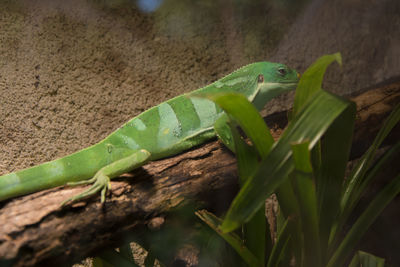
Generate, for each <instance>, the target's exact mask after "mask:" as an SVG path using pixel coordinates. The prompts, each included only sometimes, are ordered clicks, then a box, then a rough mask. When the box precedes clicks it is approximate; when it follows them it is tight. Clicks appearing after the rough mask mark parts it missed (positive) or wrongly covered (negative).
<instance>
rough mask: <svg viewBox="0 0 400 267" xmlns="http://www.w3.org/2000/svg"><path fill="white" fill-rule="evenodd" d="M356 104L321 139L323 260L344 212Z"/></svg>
mask: <svg viewBox="0 0 400 267" xmlns="http://www.w3.org/2000/svg"><path fill="white" fill-rule="evenodd" d="M355 114H356V105H355V104H354V103H352V104H351V106H350V107H349V108H348V109H346V110H345V111H344V112H343V113H342V114H341V115H340V118H339V119H337V120H335V121H334V122H333V123H332V124H331V126H330V127H329V129H328V130H327V131H326V133H325V135H324V138H323V140H321V141H320V149H321V152H320V153H321V162H320V166H319V171H318V172H316V177H315V179H316V188H317V197H318V214H319V216H320V219H319V220H320V241H321V243H320V246H321V253H322V254H321V256H322V259H323V262H326V261H325V259H326V254H325V252H326V251H327V248H328V243H329V237H330V234H331V228H332V225H333V224H335V222H336V219H337V216H338V214H339V212H340V199H341V196H342V194H343V183H344V177H345V171H346V167H347V163H348V159H349V156H350V149H351V145H352V139H353V130H354V121H355Z"/></svg>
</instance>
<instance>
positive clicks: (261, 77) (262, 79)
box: [257, 74, 264, 83]
mask: <svg viewBox="0 0 400 267" xmlns="http://www.w3.org/2000/svg"><path fill="white" fill-rule="evenodd" d="M257 82H258V83H262V82H264V75H262V74H259V75H258V77H257Z"/></svg>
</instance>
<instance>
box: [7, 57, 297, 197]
mask: <svg viewBox="0 0 400 267" xmlns="http://www.w3.org/2000/svg"><path fill="white" fill-rule="evenodd" d="M297 82H298V74H297V72H296V71H294V70H292V69H289V68H288V67H286V66H285V65H282V64H278V63H270V62H258V63H253V64H250V65H247V66H244V67H242V68H240V69H238V70H237V71H235V72H233V73H231V74H229V75H227V76H225V77H223V78H221V79H220V80H218V81H216V82H214V83H212V84H210V85H208V86H205V87H203V88H200V89H198V90H195V91H192V92H190V93H187V94H183V95H180V96H177V97H175V98H172V99H170V100H168V101H166V102H163V103H161V104H159V105H158V106H155V107H153V108H151V109H149V110H147V111H145V112H143V113H141V114H139V115H138V116H136V117H134V118H133V119H131V120H130V121H128V122H127V123H125V124H124V125H123V126H122V127H120V128H119V129H117V130H116V131H114V132H113V133H111V134H110V135H109V136H108V137H106V138H105V139H104V140H102V141H100V142H99V143H97V144H95V145H93V146H91V147H88V148H85V149H83V150H80V151H78V152H76V153H73V154H71V155H68V156H66V157H63V158H60V159H57V160H54V161H50V162H46V163H44V164H41V165H38V166H34V167H32V168H28V169H24V170H21V171H17V172H13V173H10V174H6V175H3V176H0V201H2V200H6V199H9V198H13V197H16V196H20V195H25V194H29V193H32V192H37V191H40V190H44V189H48V188H52V187H56V186H60V185H64V184H71V185H75V184H85V183H94V185H93V186H92V187H91V188H89V189H88V190H87V191H85V192H83V193H82V194H80V195H78V196H75V197H73V198H71V199H68V200H67V201H65V203H66V202H68V201H75V200H78V199H80V198H83V197H86V196H89V195H92V194H94V193H96V192H98V191H101V193H102V202H103V201H104V198H105V197H104V196H105V192H106V190H107V189H108V188H109V179H111V178H114V177H117V176H119V175H120V174H122V173H124V172H128V171H130V170H133V169H135V168H138V167H140V166H142V165H143V164H145V163H146V162H147V161H149V160H157V159H161V158H164V157H167V156H172V155H175V154H178V153H180V152H182V151H184V150H187V149H189V148H191V147H193V146H196V145H199V144H201V143H204V142H205V141H206V140H208V139H210V138H212V137H214V136H215V130H214V127H213V125H214V123H215V121H216V120H217V119H218V118H219V117H220V116H221V115H222V114H223V111H222V110H221V109H220V108H219V107H218V106H216V105H215V103H214V102H211V101H209V100H207V99H203V98H196V97H191V96H193V94H199V93H215V92H235V93H241V94H243V95H245V96H246V97H247V98H248V99H249V100H250V101H252V102H253V103H254V104H255V105H256V107H257V108H258V109H262V107H263V106H264V105H265V103H267V102H268V101H269V100H270V99H271V98H273V97H275V96H277V95H279V94H281V93H283V92H287V91H289V90H292V89H294V88H295V87H296V84H297ZM90 178H91V179H90ZM86 179H89V180H86Z"/></svg>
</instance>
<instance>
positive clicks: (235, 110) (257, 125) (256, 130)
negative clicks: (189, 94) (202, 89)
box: [207, 93, 274, 157]
mask: <svg viewBox="0 0 400 267" xmlns="http://www.w3.org/2000/svg"><path fill="white" fill-rule="evenodd" d="M207 98H209V99H210V100H212V101H214V102H215V103H217V104H218V105H219V106H220V107H221V108H222V109H223V110H224V111H225V112H226V113H227V114H229V115H230V116H232V117H233V118H235V120H236V121H237V123H238V124H239V125H240V127H241V128H242V130H243V131H244V132H245V133H246V135H247V136H248V137H249V138H250V139H251V141H252V142H253V145H254V147H255V148H256V149H257V151H258V153H259V154H260V156H261V157H264V156H265V155H266V154H268V152H269V151H270V149H271V147H272V144H273V143H274V139H273V138H272V135H271V133H270V130H269V129H268V127H267V125H266V124H265V122H264V120H263V118H262V117H261V115H260V113H258V110H257V109H256V108H255V107H254V106H253V105H252V104H251V103H250V102H249V101H248V100H247V98H246V97H245V96H243V95H241V94H235V93H226V94H213V95H207Z"/></svg>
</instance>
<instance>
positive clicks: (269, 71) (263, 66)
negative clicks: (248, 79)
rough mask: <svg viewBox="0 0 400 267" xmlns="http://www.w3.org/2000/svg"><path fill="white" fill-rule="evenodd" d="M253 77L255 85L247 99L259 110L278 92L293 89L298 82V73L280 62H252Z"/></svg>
mask: <svg viewBox="0 0 400 267" xmlns="http://www.w3.org/2000/svg"><path fill="white" fill-rule="evenodd" d="M253 73H254V74H255V75H254V77H255V78H254V79H256V81H255V82H256V86H255V87H253V90H254V91H253V92H251V95H249V100H250V101H252V102H253V104H254V105H255V106H256V107H257V109H259V110H261V109H262V108H263V107H264V105H265V104H266V103H267V102H268V101H269V100H271V99H272V98H274V97H276V96H278V95H279V94H282V93H285V92H288V91H291V90H294V89H295V88H296V86H297V83H298V82H299V78H300V75H299V74H298V73H297V72H296V71H295V70H294V69H291V68H289V67H287V66H286V65H284V64H280V63H271V62H258V63H254V72H253Z"/></svg>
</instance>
